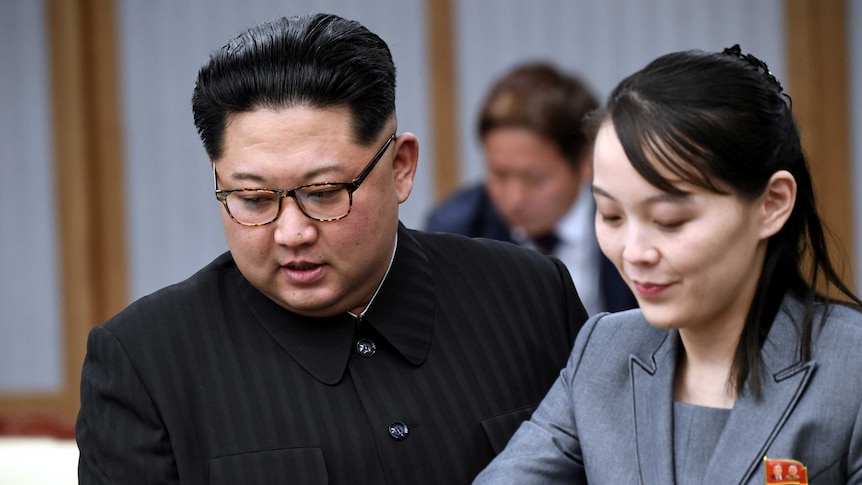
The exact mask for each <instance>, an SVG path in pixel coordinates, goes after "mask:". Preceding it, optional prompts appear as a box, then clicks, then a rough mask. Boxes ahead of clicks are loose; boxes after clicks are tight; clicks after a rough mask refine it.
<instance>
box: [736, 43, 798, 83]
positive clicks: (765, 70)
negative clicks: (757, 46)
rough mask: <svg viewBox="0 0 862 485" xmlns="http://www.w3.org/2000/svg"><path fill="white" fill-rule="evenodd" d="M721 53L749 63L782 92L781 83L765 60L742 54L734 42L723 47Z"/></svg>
mask: <svg viewBox="0 0 862 485" xmlns="http://www.w3.org/2000/svg"><path fill="white" fill-rule="evenodd" d="M723 53H724V54H729V55H732V56H736V57H739V58H740V59H742V60H743V61H745V62H747V63H749V64H751V65H752V66H754V67H755V68H756V69H757V70H758V71H759V72H760V73H761V74H763V77H765V78H766V80H767V81H769V82H770V84H772V85H773V86H775V88H776V89H778V92H779V93H782V94H783V93H784V88H782V87H781V83H780V82H778V79H776V78H775V76H774V75H773V74H772V72H771V71H770V70H769V66H767V65H766V63H765V62H763V61H761V60H760V59H758V58H756V57H754V56H753V55H751V54H743V53H742V49H740V48H739V44H734V45H733V47H728V48H726V49H724V52H723Z"/></svg>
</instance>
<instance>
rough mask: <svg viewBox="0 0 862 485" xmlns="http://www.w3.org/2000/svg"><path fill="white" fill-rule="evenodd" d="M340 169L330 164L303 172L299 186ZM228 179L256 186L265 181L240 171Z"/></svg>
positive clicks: (255, 174) (257, 175) (251, 173)
mask: <svg viewBox="0 0 862 485" xmlns="http://www.w3.org/2000/svg"><path fill="white" fill-rule="evenodd" d="M340 169H341V166H340V165H335V164H332V165H325V166H322V167H318V168H316V169H314V170H311V171H308V172H305V173H304V174H302V177H301V179H300V180H302V183H300V184H299V185H303V184H306V183H311V181H312V180H314V179H316V178H319V177H323V176H326V175H329V174H333V173H336V172H338V171H340ZM219 175H221V174H219ZM228 178H229V179H230V180H234V181H237V182H249V183H255V184H258V185H263V184H264V183H265V182H266V179H265V178H264V177H262V176H261V175H259V174H257V173H253V172H242V171H240V172H234V173H232V174H231V175H230V177H228ZM321 182H348V181H347V180H322V181H321Z"/></svg>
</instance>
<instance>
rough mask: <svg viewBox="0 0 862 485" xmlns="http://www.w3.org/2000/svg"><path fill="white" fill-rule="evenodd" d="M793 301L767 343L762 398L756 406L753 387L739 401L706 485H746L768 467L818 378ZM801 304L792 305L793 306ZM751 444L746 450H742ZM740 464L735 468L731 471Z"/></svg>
mask: <svg viewBox="0 0 862 485" xmlns="http://www.w3.org/2000/svg"><path fill="white" fill-rule="evenodd" d="M787 303H788V302H787V301H785V305H784V306H783V307H782V311H779V313H778V315H777V316H776V319H775V322H774V323H773V325H772V328H771V329H770V331H769V336H768V338H767V340H766V342H764V345H763V349H762V350H761V356H762V357H763V364H764V370H765V372H764V376H765V378H764V379H762V382H761V391H762V396H761V399H760V400H758V401H756V400H755V399H754V398H753V396H752V395H751V392H750V391H749V385H748V384H746V385H745V386H744V389H743V392H742V393H741V395H740V396H739V397H738V398H737V400H736V403H735V405H734V407H733V410H732V411H731V413H730V417H729V418H728V421H727V424H726V425H725V428H724V431H723V432H722V435H721V438H720V439H719V441H718V444H717V445H716V449H715V452H714V453H713V455H712V458H711V459H710V463H709V466H708V468H707V472H706V476H705V477H704V481H703V483H745V482H746V481H749V480H751V479H752V476H753V475H754V474H755V473H756V472H757V471H758V469H759V467H762V466H763V456H764V455H765V454H766V450H767V449H768V448H769V446H770V445H771V444H772V442H773V441H774V440H775V436H776V435H777V434H778V433H779V431H780V430H781V427H782V426H783V425H784V422H785V421H786V420H787V417H788V416H789V415H790V413H791V412H792V411H793V408H794V406H795V405H796V403H797V401H798V400H799V398H800V396H801V395H802V394H803V392H804V391H805V385H806V383H807V382H808V380H809V379H810V378H811V375H812V374H813V370H814V367H815V363H814V362H813V361H809V362H800V359H799V353H798V350H797V349H798V345H799V332H798V329H797V327H796V325H795V324H794V322H793V321H792V319H791V318H790V316H789V314H796V315H799V314H801V313H794V312H793V311H788V306H787ZM793 303H795V302H790V304H793ZM741 443H745V444H746V446H740V444H741ZM729 464H735V465H734V467H730V466H728V465H729Z"/></svg>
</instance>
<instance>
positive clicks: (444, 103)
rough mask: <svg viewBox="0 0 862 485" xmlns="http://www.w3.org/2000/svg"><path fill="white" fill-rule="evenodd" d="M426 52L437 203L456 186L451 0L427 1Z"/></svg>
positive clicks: (458, 137) (456, 133)
mask: <svg viewBox="0 0 862 485" xmlns="http://www.w3.org/2000/svg"><path fill="white" fill-rule="evenodd" d="M425 9H426V12H427V17H428V23H427V27H426V28H427V32H428V49H429V50H430V55H429V58H430V60H431V66H430V72H431V85H430V100H429V103H428V105H429V111H430V113H431V139H432V140H434V156H435V159H434V160H433V161H432V166H433V167H434V197H435V199H436V200H440V199H442V198H443V197H445V196H447V195H449V194H450V193H451V192H452V190H453V189H455V188H456V186H457V185H458V184H459V182H460V179H459V174H458V159H459V157H460V153H461V151H460V147H459V145H458V140H459V139H460V133H459V126H458V115H457V107H458V93H457V89H456V83H455V79H456V73H455V58H454V56H455V48H454V42H455V40H454V38H455V31H454V28H453V25H452V22H453V17H452V0H426V2H425Z"/></svg>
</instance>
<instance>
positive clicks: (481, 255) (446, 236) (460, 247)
mask: <svg viewBox="0 0 862 485" xmlns="http://www.w3.org/2000/svg"><path fill="white" fill-rule="evenodd" d="M410 234H411V235H412V236H413V237H414V238H415V239H416V241H417V242H418V243H419V244H420V245H421V246H422V248H423V249H424V252H425V253H426V255H427V256H428V258H429V260H430V261H431V264H432V265H435V266H439V267H445V266H447V265H449V264H458V265H464V264H468V265H482V266H486V267H488V268H491V267H501V268H502V267H505V266H506V265H511V264H514V265H517V266H520V265H527V266H535V268H536V269H540V268H551V267H553V266H554V261H557V260H556V258H550V257H547V256H545V255H542V254H541V253H539V252H537V251H534V250H532V249H529V248H525V247H523V246H519V245H517V244H515V243H512V242H507V241H500V240H498V239H490V238H485V237H469V236H463V235H460V234H454V233H438V232H427V231H417V230H411V231H410ZM559 265H562V263H561V262H560V263H559Z"/></svg>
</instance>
